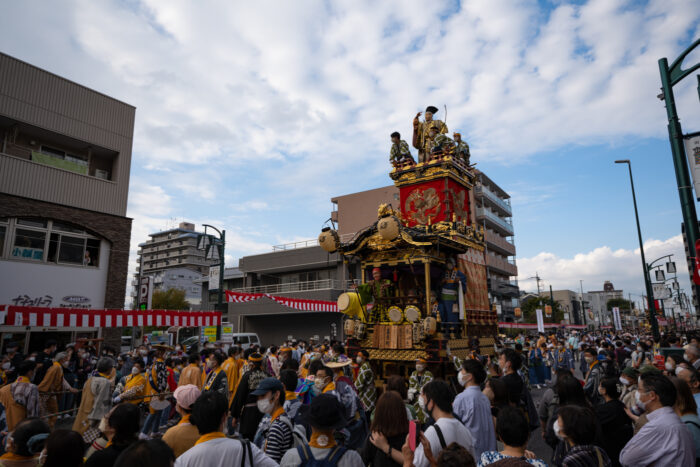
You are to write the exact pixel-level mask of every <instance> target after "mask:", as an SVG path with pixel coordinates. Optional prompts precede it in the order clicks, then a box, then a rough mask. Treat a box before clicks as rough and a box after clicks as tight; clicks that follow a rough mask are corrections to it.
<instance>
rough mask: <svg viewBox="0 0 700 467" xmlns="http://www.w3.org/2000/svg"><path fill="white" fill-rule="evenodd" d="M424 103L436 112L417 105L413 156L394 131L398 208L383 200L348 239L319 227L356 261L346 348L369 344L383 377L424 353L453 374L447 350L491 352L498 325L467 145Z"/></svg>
mask: <svg viewBox="0 0 700 467" xmlns="http://www.w3.org/2000/svg"><path fill="white" fill-rule="evenodd" d="M430 110H434V111H437V109H435V108H434V107H429V108H428V109H427V111H426V121H424V122H421V121H418V117H419V115H420V114H419V115H417V116H416V119H414V138H413V146H414V147H416V148H418V149H419V159H418V162H417V163H416V162H415V161H414V160H413V158H412V156H411V155H410V152H409V150H408V145H407V144H406V142H405V141H402V140H400V136H399V135H398V133H394V134H393V135H392V140H393V142H394V145H393V147H392V151H391V160H392V165H393V170H391V172H390V174H389V176H390V177H391V179H392V180H393V182H394V184H395V185H396V187H398V189H399V192H400V198H399V199H400V204H399V207H398V209H396V208H395V207H393V206H391V205H385V204H382V205H380V206H379V207H378V213H377V221H376V222H374V223H373V224H372V225H370V226H368V227H367V228H365V229H364V230H362V231H360V232H358V233H357V234H355V236H354V237H353V238H352V239H351V240H349V241H347V242H342V241H341V240H340V237H339V235H338V233H337V231H336V229H335V228H334V227H326V228H324V229H323V230H322V232H321V234H320V236H319V244H320V245H321V247H322V248H324V249H325V250H326V251H328V252H329V253H335V252H337V253H338V254H340V255H341V256H342V257H343V260H344V261H345V262H346V263H347V264H349V265H353V264H359V265H360V268H359V269H360V271H361V273H360V276H361V277H359V278H357V280H356V282H357V285H355V286H354V287H353V288H352V289H351V290H349V291H347V292H345V293H343V294H342V295H340V297H339V298H338V309H339V310H340V311H341V312H343V313H344V314H345V315H346V316H347V318H346V319H345V322H344V331H345V338H346V351H347V354H348V355H349V356H351V357H354V355H355V353H356V352H357V351H358V350H360V349H364V350H367V351H368V352H369V355H370V361H371V362H373V364H374V367H375V368H374V370H375V374H376V375H377V377H378V378H380V379H385V378H386V377H387V376H389V375H392V374H401V375H403V376H406V377H408V375H409V374H410V372H411V371H412V369H413V366H414V363H415V361H416V359H417V358H424V359H426V360H427V362H428V364H429V366H430V368H431V371H433V374H436V375H440V376H443V377H446V376H449V375H450V374H454V372H455V368H454V366H453V364H452V362H451V358H450V356H456V357H458V358H460V359H464V358H467V357H468V356H469V354H470V353H471V352H472V351H474V350H476V347H478V349H479V352H480V353H481V354H482V355H491V354H493V352H494V337H495V336H496V334H497V332H498V322H497V317H496V313H495V312H494V311H492V310H491V307H490V303H489V297H488V288H487V277H486V261H485V256H484V255H485V245H484V231H483V227H481V226H477V224H476V223H475V221H474V210H473V205H474V198H473V195H472V188H473V186H474V183H475V174H474V166H473V165H471V164H470V163H469V148H468V146H467V145H466V144H465V143H462V142H461V141H459V140H458V142H457V143H455V141H453V140H452V139H450V138H448V137H447V136H445V134H444V133H446V132H447V127H446V126H445V124H444V123H442V122H440V121H433V120H432V118H430V117H432V114H433V113H435V112H430ZM429 112H430V113H429ZM428 118H430V119H428ZM460 139H461V138H460ZM448 349H449V352H448ZM448 353H449V355H448Z"/></svg>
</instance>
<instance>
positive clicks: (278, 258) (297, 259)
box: [238, 246, 342, 286]
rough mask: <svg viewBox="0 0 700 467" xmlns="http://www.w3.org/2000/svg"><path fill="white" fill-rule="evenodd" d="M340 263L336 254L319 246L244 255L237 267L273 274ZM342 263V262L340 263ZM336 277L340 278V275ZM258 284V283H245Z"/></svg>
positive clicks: (243, 269)
mask: <svg viewBox="0 0 700 467" xmlns="http://www.w3.org/2000/svg"><path fill="white" fill-rule="evenodd" d="M339 263H340V259H339V257H338V255H337V254H330V255H329V254H328V253H327V252H326V251H325V250H323V249H322V248H321V247H320V246H312V247H307V248H296V249H292V250H284V251H274V252H270V253H263V254H260V255H252V256H245V257H243V258H241V259H240V261H239V264H238V267H239V269H240V270H241V271H244V272H245V273H247V274H248V275H250V274H251V273H261V274H274V273H281V272H285V271H300V272H301V271H308V270H313V269H320V268H329V267H333V266H336V265H338V264H339ZM340 264H342V263H340ZM336 279H340V280H342V277H337V278H336ZM247 285H248V286H251V285H258V284H250V283H248V284H247Z"/></svg>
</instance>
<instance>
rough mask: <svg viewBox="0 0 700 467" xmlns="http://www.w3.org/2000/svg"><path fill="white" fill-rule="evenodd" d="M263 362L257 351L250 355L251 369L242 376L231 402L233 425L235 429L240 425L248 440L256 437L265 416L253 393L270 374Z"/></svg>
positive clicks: (239, 427)
mask: <svg viewBox="0 0 700 467" xmlns="http://www.w3.org/2000/svg"><path fill="white" fill-rule="evenodd" d="M262 362H263V357H262V355H260V354H259V353H257V352H255V353H251V354H250V355H249V356H248V364H249V366H250V369H249V370H248V371H246V372H245V373H244V374H243V376H242V377H241V379H240V382H239V383H238V388H237V389H236V394H235V395H234V396H233V402H232V403H231V409H230V411H231V427H232V428H234V429H235V428H236V426H237V425H238V432H239V433H240V434H241V436H242V437H244V438H246V439H248V440H253V438H254V437H255V432H256V431H257V428H258V425H259V424H260V420H261V419H262V417H263V414H262V412H260V411H259V410H258V407H257V399H258V398H257V397H256V396H254V395H252V394H251V392H253V391H255V389H257V387H258V385H260V383H261V382H262V381H263V380H264V379H265V378H267V377H268V376H270V375H268V374H267V373H265V371H263V369H262Z"/></svg>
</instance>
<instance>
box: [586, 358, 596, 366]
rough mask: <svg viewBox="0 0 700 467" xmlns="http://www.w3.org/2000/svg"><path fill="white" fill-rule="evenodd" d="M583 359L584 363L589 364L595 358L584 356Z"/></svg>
mask: <svg viewBox="0 0 700 467" xmlns="http://www.w3.org/2000/svg"><path fill="white" fill-rule="evenodd" d="M584 360H586V363H588V364H589V365H590V364H591V363H593V361H594V360H595V358H593V357H584Z"/></svg>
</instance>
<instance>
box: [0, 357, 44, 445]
mask: <svg viewBox="0 0 700 467" xmlns="http://www.w3.org/2000/svg"><path fill="white" fill-rule="evenodd" d="M35 368H36V363H34V362H32V361H30V360H25V361H23V362H22V363H20V365H19V367H18V368H17V375H18V376H17V379H16V380H15V382H14V383H11V384H6V385H5V386H3V387H2V388H0V404H2V406H3V407H4V408H5V418H6V420H7V431H8V432H11V431H13V430H14V429H15V427H16V426H17V424H18V423H19V422H21V421H22V420H24V419H25V418H28V417H38V416H39V390H38V389H37V387H36V385H35V384H32V383H31V381H32V376H34V370H35Z"/></svg>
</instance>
